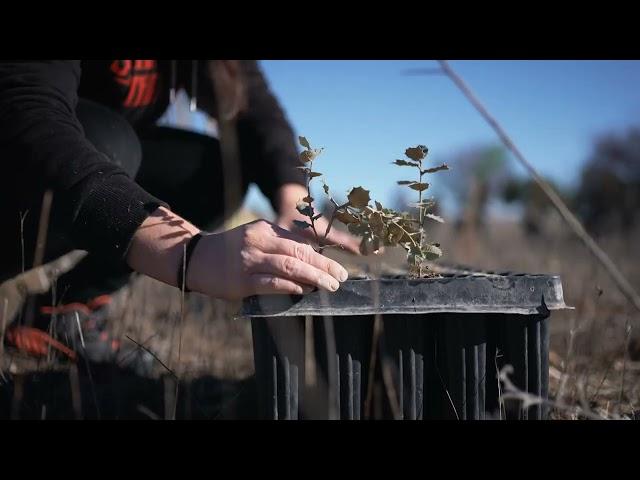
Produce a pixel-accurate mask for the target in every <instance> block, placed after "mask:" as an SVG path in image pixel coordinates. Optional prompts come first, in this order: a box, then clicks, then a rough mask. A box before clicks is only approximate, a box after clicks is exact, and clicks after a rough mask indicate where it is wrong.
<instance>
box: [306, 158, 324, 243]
mask: <svg viewBox="0 0 640 480" xmlns="http://www.w3.org/2000/svg"><path fill="white" fill-rule="evenodd" d="M311 172H313V160H311V161H310V162H309V172H307V198H308V199H309V200H308V201H307V205H309V211H310V212H311V213H310V214H309V220H310V221H311V228H312V229H313V234H314V235H315V236H316V242H318V246H319V247H320V252H319V253H322V241H321V240H320V236H319V235H318V231H317V230H316V221H315V220H314V219H313V217H314V215H313V209H312V208H311ZM325 237H326V235H325Z"/></svg>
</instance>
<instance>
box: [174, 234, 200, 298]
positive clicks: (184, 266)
mask: <svg viewBox="0 0 640 480" xmlns="http://www.w3.org/2000/svg"><path fill="white" fill-rule="evenodd" d="M202 237H203V235H202V232H200V233H196V234H195V235H194V236H193V237H191V238H190V239H189V241H188V242H187V247H186V254H185V253H183V254H182V255H180V266H179V267H178V288H179V289H182V284H183V282H184V291H185V292H190V291H191V290H189V288H188V287H187V282H186V278H185V277H186V273H187V271H188V269H189V261H190V260H191V255H192V254H193V250H194V249H195V248H196V245H197V244H198V242H199V241H200V239H201V238H202Z"/></svg>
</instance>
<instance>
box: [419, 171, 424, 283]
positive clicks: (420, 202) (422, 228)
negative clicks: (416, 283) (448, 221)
mask: <svg viewBox="0 0 640 480" xmlns="http://www.w3.org/2000/svg"><path fill="white" fill-rule="evenodd" d="M418 163H419V165H420V180H418V182H419V183H422V176H423V175H424V174H423V173H422V160H418ZM418 211H419V218H420V250H421V251H422V246H423V236H424V235H423V234H424V226H423V222H424V208H423V207H422V190H419V191H418ZM418 275H419V276H420V277H422V260H420V265H419V266H418Z"/></svg>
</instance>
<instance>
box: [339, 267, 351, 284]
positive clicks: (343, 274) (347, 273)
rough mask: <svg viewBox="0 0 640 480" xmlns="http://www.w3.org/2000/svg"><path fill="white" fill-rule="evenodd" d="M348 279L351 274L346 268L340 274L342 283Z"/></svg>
mask: <svg viewBox="0 0 640 480" xmlns="http://www.w3.org/2000/svg"><path fill="white" fill-rule="evenodd" d="M347 278H349V272H347V271H346V270H345V269H344V268H343V269H342V271H341V272H340V279H339V280H340V281H341V282H344V281H345V280H346V279H347Z"/></svg>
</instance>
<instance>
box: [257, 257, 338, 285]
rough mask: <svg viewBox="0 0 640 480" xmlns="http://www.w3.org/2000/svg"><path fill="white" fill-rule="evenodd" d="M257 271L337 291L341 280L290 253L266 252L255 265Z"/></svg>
mask: <svg viewBox="0 0 640 480" xmlns="http://www.w3.org/2000/svg"><path fill="white" fill-rule="evenodd" d="M255 272H256V273H266V274H271V275H274V276H276V277H281V278H285V279H288V280H292V281H294V282H298V283H304V284H307V285H312V286H315V287H320V288H322V289H324V290H328V291H330V292H335V291H336V290H337V289H338V288H339V287H340V282H338V280H336V278H334V277H333V276H332V275H330V274H328V273H327V272H324V271H322V270H320V269H319V268H317V267H314V266H313V265H311V264H309V263H305V262H303V261H302V260H298V259H297V258H295V257H291V256H289V255H279V254H266V255H265V256H264V258H263V259H262V261H261V262H260V264H258V265H257V266H256V267H255Z"/></svg>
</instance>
